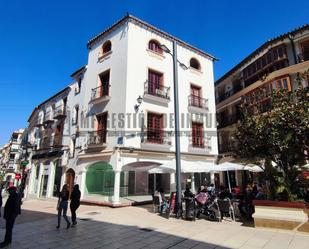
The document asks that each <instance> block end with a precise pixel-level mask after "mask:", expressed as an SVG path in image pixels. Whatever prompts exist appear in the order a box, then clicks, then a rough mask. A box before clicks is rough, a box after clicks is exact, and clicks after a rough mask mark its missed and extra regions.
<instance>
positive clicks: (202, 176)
mask: <svg viewBox="0 0 309 249" xmlns="http://www.w3.org/2000/svg"><path fill="white" fill-rule="evenodd" d="M173 42H176V43H177V57H178V60H179V62H181V64H180V66H178V81H179V99H180V101H179V109H180V113H181V115H180V116H181V117H180V126H181V130H180V132H182V134H181V137H180V140H181V159H182V161H183V163H186V162H192V161H193V162H194V161H203V162H210V163H214V162H215V161H216V160H217V155H218V148H217V143H218V141H217V127H216V122H215V111H216V107H215V89H214V77H213V62H214V60H215V58H214V57H213V56H211V55H209V54H208V53H206V52H203V51H201V50H199V49H197V48H195V47H193V46H191V45H189V44H187V43H185V42H183V41H181V40H179V39H178V38H176V37H173V36H172V35H170V34H168V33H166V32H164V31H161V30H159V29H158V28H156V27H154V26H151V25H150V24H148V23H146V22H144V21H142V20H140V19H138V18H136V17H133V16H131V15H128V16H126V17H124V18H123V19H121V20H119V21H118V22H117V23H115V24H114V25H112V26H111V27H109V28H108V29H107V30H105V31H104V32H102V33H100V34H98V35H97V36H95V37H94V38H93V39H91V40H90V41H89V42H88V44H87V48H88V62H87V65H85V66H83V67H81V68H80V69H78V70H77V71H76V72H74V73H73V74H72V75H71V77H72V82H71V84H70V85H69V86H68V87H67V88H65V89H63V90H62V91H60V92H59V93H57V94H56V95H54V96H53V97H51V98H50V99H48V100H46V101H44V102H43V103H42V104H40V105H39V106H38V107H36V108H35V109H34V111H33V113H32V114H31V116H30V118H29V127H28V134H29V135H28V136H29V139H28V141H29V142H30V144H32V145H33V152H32V154H31V159H30V161H31V162H30V163H31V174H30V179H29V190H30V193H31V194H34V195H36V196H46V197H51V196H53V195H55V194H56V193H57V191H59V189H60V186H61V185H62V184H63V183H65V182H66V183H68V184H69V185H70V186H72V185H73V184H74V183H78V184H79V185H80V188H81V192H82V199H83V200H87V201H92V202H97V201H101V202H110V203H113V204H115V205H116V204H119V203H124V202H127V201H128V199H130V200H132V199H134V198H136V196H139V197H141V196H142V197H143V196H144V197H145V196H149V195H150V194H152V193H153V191H154V189H155V188H158V187H162V188H164V189H165V190H166V191H169V190H170V186H173V183H174V182H175V176H174V174H173V173H171V174H151V173H149V170H150V169H152V168H154V167H157V166H159V165H161V164H164V163H167V162H170V161H172V160H173V159H174V156H175V144H174V140H175V136H174V135H175V134H174V118H175V117H174V98H173V91H174V89H173V59H172V56H170V54H169V53H166V52H169V51H173ZM163 45H164V46H163ZM163 48H164V49H163ZM165 51H166V52H165ZM190 181H191V182H192V181H194V182H195V185H196V187H197V186H199V185H200V184H202V183H204V184H205V183H210V182H216V181H217V182H218V181H219V176H216V175H214V174H212V175H210V174H206V173H183V174H182V184H183V186H184V185H185V184H187V183H188V182H190Z"/></svg>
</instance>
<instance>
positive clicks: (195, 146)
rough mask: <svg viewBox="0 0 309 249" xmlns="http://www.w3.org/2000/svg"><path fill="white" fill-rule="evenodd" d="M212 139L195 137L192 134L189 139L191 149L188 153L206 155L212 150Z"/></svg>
mask: <svg viewBox="0 0 309 249" xmlns="http://www.w3.org/2000/svg"><path fill="white" fill-rule="evenodd" d="M209 142H210V137H207V138H205V137H204V136H194V135H193V134H191V136H190V137H189V148H188V152H190V153H197V154H205V153H207V152H209V150H210V149H211V146H210V143H209Z"/></svg>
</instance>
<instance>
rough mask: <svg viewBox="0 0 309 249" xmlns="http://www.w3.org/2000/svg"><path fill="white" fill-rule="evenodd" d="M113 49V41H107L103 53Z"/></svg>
mask: <svg viewBox="0 0 309 249" xmlns="http://www.w3.org/2000/svg"><path fill="white" fill-rule="evenodd" d="M111 50H112V43H111V41H106V42H105V43H104V44H103V46H102V55H104V54H106V53H108V52H110V51H111Z"/></svg>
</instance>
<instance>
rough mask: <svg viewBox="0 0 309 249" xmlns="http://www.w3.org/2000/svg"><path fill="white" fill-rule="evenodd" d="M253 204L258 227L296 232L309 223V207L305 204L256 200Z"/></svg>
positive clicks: (255, 222) (255, 223)
mask: <svg viewBox="0 0 309 249" xmlns="http://www.w3.org/2000/svg"><path fill="white" fill-rule="evenodd" d="M253 204H254V206H255V213H254V214H253V218H254V225H255V226H256V227H268V228H279V229H286V230H294V229H296V228H298V227H301V226H303V225H304V224H306V223H307V222H308V213H307V212H308V209H307V208H308V207H306V204H305V203H304V202H288V201H269V200H254V201H253ZM308 232H309V230H308Z"/></svg>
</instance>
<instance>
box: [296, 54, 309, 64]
mask: <svg viewBox="0 0 309 249" xmlns="http://www.w3.org/2000/svg"><path fill="white" fill-rule="evenodd" d="M297 57H298V63H301V62H304V61H308V60H309V51H305V52H303V53H300V54H298V55H297Z"/></svg>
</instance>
